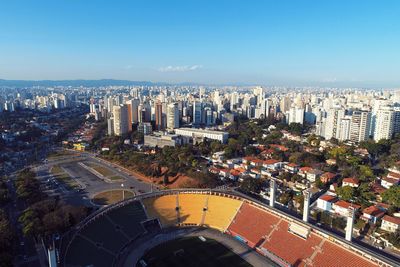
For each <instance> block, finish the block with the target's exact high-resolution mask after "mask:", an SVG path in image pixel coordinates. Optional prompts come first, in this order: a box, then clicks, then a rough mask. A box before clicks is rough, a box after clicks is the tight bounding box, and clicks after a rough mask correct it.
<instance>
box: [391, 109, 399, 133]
mask: <svg viewBox="0 0 400 267" xmlns="http://www.w3.org/2000/svg"><path fill="white" fill-rule="evenodd" d="M393 110H394V126H393V133H394V134H398V133H400V107H394V108H393Z"/></svg>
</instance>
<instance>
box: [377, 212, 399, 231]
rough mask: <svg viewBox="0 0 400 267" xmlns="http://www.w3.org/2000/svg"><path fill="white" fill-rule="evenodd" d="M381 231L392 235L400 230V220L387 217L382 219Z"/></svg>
mask: <svg viewBox="0 0 400 267" xmlns="http://www.w3.org/2000/svg"><path fill="white" fill-rule="evenodd" d="M381 229H382V230H385V231H388V232H391V233H394V232H396V231H398V230H400V218H398V217H392V216H389V215H385V216H384V217H383V218H382V224H381Z"/></svg>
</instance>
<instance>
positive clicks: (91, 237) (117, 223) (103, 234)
mask: <svg viewBox="0 0 400 267" xmlns="http://www.w3.org/2000/svg"><path fill="white" fill-rule="evenodd" d="M144 220H146V214H145V212H144V210H143V207H142V204H141V203H140V201H134V202H131V203H129V204H127V205H125V206H121V207H118V208H114V209H111V210H110V211H109V212H107V213H104V214H100V215H99V216H97V217H96V218H94V219H93V220H92V221H90V222H89V223H88V224H87V225H86V226H84V227H83V228H82V229H80V231H79V232H78V235H77V236H76V237H75V238H74V239H73V241H72V243H71V245H70V249H69V250H68V254H67V256H66V265H67V266H89V265H90V264H93V265H94V266H107V267H108V266H112V262H113V260H114V259H115V257H116V256H117V255H118V253H119V252H120V251H121V250H122V248H123V247H124V246H125V245H126V244H127V243H128V242H129V241H130V240H132V239H134V238H136V237H137V236H139V235H140V234H142V233H143V232H144V229H143V227H142V225H141V222H142V221H144ZM83 252H84V255H85V257H82V253H83Z"/></svg>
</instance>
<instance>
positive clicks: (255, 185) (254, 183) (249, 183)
mask: <svg viewBox="0 0 400 267" xmlns="http://www.w3.org/2000/svg"><path fill="white" fill-rule="evenodd" d="M262 184H263V182H262V181H261V180H260V179H255V178H251V177H246V178H244V180H243V182H242V183H241V184H240V189H242V190H243V191H244V192H248V193H258V192H260V190H261V188H262Z"/></svg>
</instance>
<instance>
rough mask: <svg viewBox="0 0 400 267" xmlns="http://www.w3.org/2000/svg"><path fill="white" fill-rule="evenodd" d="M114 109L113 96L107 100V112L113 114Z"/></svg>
mask: <svg viewBox="0 0 400 267" xmlns="http://www.w3.org/2000/svg"><path fill="white" fill-rule="evenodd" d="M113 107H114V99H113V98H112V97H111V96H109V97H108V98H107V111H108V112H112V111H113Z"/></svg>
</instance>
